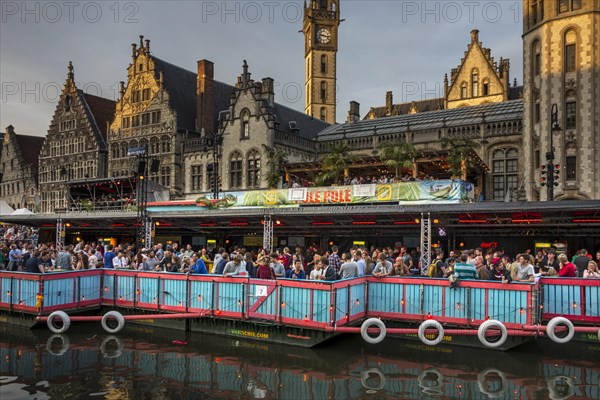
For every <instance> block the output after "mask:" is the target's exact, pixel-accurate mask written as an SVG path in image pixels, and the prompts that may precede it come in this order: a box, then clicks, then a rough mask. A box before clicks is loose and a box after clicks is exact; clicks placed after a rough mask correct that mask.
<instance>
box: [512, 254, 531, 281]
mask: <svg viewBox="0 0 600 400" xmlns="http://www.w3.org/2000/svg"><path fill="white" fill-rule="evenodd" d="M517 260H518V261H519V262H518V263H517V265H516V267H517V268H516V270H515V275H516V276H515V277H514V278H513V281H515V282H534V281H535V269H534V268H533V265H531V263H530V261H529V260H530V258H529V255H528V254H519V257H518V258H517Z"/></svg>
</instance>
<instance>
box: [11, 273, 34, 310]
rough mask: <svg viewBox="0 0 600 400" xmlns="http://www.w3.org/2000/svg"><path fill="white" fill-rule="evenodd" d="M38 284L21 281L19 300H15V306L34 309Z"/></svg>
mask: <svg viewBox="0 0 600 400" xmlns="http://www.w3.org/2000/svg"><path fill="white" fill-rule="evenodd" d="M39 289H40V284H39V282H38V281H30V280H25V279H23V280H21V290H20V293H19V298H18V299H14V300H16V302H17V304H20V305H22V306H29V307H35V303H36V301H37V299H36V296H37V294H38V292H39Z"/></svg>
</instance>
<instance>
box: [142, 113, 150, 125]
mask: <svg viewBox="0 0 600 400" xmlns="http://www.w3.org/2000/svg"><path fill="white" fill-rule="evenodd" d="M144 125H150V113H143V114H142V126H144Z"/></svg>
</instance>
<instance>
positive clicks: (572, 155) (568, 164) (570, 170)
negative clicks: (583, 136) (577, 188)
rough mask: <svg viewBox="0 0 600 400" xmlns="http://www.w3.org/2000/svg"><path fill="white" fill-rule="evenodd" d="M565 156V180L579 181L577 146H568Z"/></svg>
mask: <svg viewBox="0 0 600 400" xmlns="http://www.w3.org/2000/svg"><path fill="white" fill-rule="evenodd" d="M565 147H566V149H567V151H566V154H565V178H566V180H567V181H576V180H577V145H576V144H575V142H568V143H567V144H566V146H565Z"/></svg>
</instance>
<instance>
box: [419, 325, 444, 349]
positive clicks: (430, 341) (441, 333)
mask: <svg viewBox="0 0 600 400" xmlns="http://www.w3.org/2000/svg"><path fill="white" fill-rule="evenodd" d="M429 328H435V329H437V331H438V334H437V336H436V337H435V339H427V337H426V336H425V331H426V330H427V329H429ZM419 339H421V342H423V343H425V344H426V345H428V346H435V345H438V344H440V342H441V341H442V340H443V339H444V327H443V326H442V324H440V323H439V322H437V321H436V320H434V319H428V320H427V321H423V322H422V323H421V325H419Z"/></svg>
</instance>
